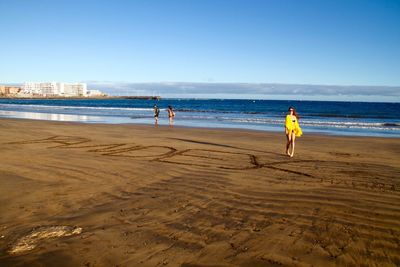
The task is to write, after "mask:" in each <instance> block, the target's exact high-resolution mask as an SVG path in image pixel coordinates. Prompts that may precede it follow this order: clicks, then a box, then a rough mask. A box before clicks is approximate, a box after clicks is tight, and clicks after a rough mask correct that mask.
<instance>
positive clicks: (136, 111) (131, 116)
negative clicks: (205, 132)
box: [0, 99, 400, 137]
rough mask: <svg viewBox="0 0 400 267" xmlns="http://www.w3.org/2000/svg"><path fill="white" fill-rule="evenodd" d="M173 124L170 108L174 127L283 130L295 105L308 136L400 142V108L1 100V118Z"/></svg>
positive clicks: (334, 104)
mask: <svg viewBox="0 0 400 267" xmlns="http://www.w3.org/2000/svg"><path fill="white" fill-rule="evenodd" d="M154 104H157V105H158V107H159V108H160V109H161V113H160V119H159V124H160V125H168V124H169V121H168V114H167V111H166V108H167V107H168V105H171V106H172V107H173V108H174V110H175V113H176V117H175V119H174V125H176V126H189V127H212V128H238V129H252V130H264V131H283V130H284V121H285V115H286V114H287V110H288V108H289V107H290V106H294V107H295V108H296V110H297V112H298V114H299V115H300V120H299V122H300V126H301V127H302V129H303V132H304V134H307V133H322V134H336V135H352V136H382V137H400V114H399V110H400V103H371V102H333V101H281V100H231V99H161V100H138V99H0V117H8V118H25V119H40V120H57V121H76V122H85V123H110V124H116V123H117V124H118V123H136V124H154V117H153V106H154Z"/></svg>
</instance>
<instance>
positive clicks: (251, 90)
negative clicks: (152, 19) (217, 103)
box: [88, 81, 400, 99]
mask: <svg viewBox="0 0 400 267" xmlns="http://www.w3.org/2000/svg"><path fill="white" fill-rule="evenodd" d="M88 86H89V87H90V88H93V89H100V90H103V91H105V92H106V93H108V94H110V95H126V94H130V95H138V94H141V95H154V94H157V95H160V96H164V97H169V96H171V95H174V96H177V95H179V96H180V97H187V96H196V95H199V96H200V95H201V96H208V97H213V96H216V95H225V96H232V98H238V97H240V96H246V95H253V96H260V97H261V98H262V97H263V96H274V95H280V96H282V95H287V96H296V95H301V96H330V97H335V96H338V97H343V96H367V97H370V96H380V97H386V98H387V97H394V98H397V99H398V98H399V97H400V86H337V85H308V84H276V83H258V84H256V83H184V82H182V83H179V82H165V83H124V82H93V81H92V82H88Z"/></svg>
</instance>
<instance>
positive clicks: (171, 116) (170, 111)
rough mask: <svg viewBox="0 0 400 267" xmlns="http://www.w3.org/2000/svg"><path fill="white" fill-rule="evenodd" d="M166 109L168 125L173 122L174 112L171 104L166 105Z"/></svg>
mask: <svg viewBox="0 0 400 267" xmlns="http://www.w3.org/2000/svg"><path fill="white" fill-rule="evenodd" d="M167 111H168V118H169V125H172V124H173V123H174V117H175V112H174V110H173V109H172V107H171V106H168V109H167Z"/></svg>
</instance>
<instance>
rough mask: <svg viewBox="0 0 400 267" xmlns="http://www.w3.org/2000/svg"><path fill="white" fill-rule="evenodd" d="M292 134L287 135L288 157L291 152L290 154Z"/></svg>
mask: <svg viewBox="0 0 400 267" xmlns="http://www.w3.org/2000/svg"><path fill="white" fill-rule="evenodd" d="M290 136H291V134H290V133H287V134H286V140H287V141H286V155H288V156H290V152H289V149H290V143H291V141H292V140H291V137H290Z"/></svg>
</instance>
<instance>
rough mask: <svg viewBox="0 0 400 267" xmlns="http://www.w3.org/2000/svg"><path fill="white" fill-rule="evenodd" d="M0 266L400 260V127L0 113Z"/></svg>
mask: <svg viewBox="0 0 400 267" xmlns="http://www.w3.org/2000/svg"><path fill="white" fill-rule="evenodd" d="M0 138H1V141H0V143H1V145H0V167H1V168H0V214H1V216H0V266H184V267H195V266H210V267H211V266H249V267H250V266H251V267H253V266H399V265H400V142H399V141H400V139H390V138H386V139H385V138H367V137H362V138H361V137H334V136H322V135H321V136H318V135H307V133H305V136H304V137H302V138H300V139H298V140H297V141H298V142H297V146H296V154H295V157H294V158H292V159H290V158H288V157H287V156H285V155H284V145H285V137H284V135H282V134H278V133H267V132H257V131H241V130H214V129H194V128H177V127H175V128H171V127H168V126H165V127H157V128H155V127H154V126H140V125H87V124H78V123H63V122H45V121H28V120H12V119H0Z"/></svg>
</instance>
